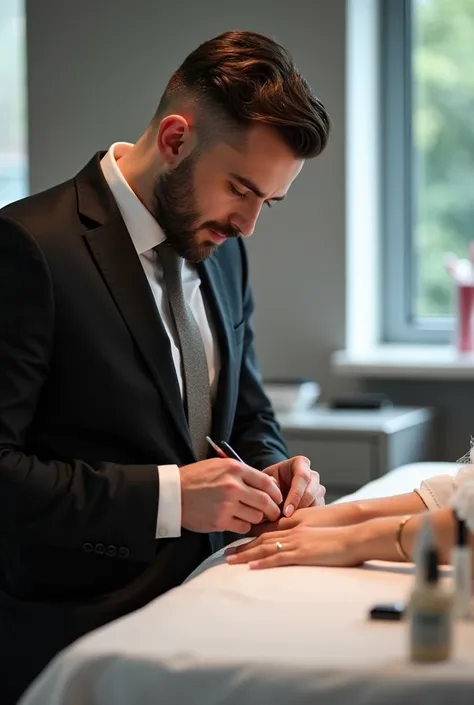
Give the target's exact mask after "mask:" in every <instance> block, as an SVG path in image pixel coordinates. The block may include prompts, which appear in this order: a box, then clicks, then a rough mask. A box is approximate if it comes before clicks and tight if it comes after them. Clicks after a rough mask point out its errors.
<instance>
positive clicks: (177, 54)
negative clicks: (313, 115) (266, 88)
mask: <svg viewBox="0 0 474 705" xmlns="http://www.w3.org/2000/svg"><path fill="white" fill-rule="evenodd" d="M27 19H28V25H27V26H28V77H29V94H28V100H29V140H30V168H31V172H30V173H31V188H32V190H33V191H37V190H40V189H42V188H45V187H48V186H50V185H52V184H54V183H56V182H57V181H59V180H62V179H65V178H68V177H69V176H70V175H72V174H73V173H74V172H75V171H77V170H78V169H79V168H80V167H81V166H82V165H83V164H84V163H85V162H86V161H87V160H88V159H89V157H90V156H91V155H92V153H93V152H94V151H95V150H97V149H104V148H107V147H108V145H109V144H110V143H111V142H113V141H115V140H129V141H134V140H135V139H136V138H137V137H138V136H139V134H140V133H141V132H142V130H143V129H144V128H145V126H146V124H147V122H148V120H149V118H150V117H151V115H152V113H153V111H154V110H155V107H156V104H157V101H158V99H159V96H160V94H161V91H162V90H163V88H164V86H165V83H166V81H167V79H168V77H169V76H170V74H171V73H172V71H173V70H174V69H175V68H176V67H177V66H178V65H179V63H180V62H181V60H182V59H183V58H184V57H185V56H186V54H187V53H189V51H191V50H192V49H194V48H195V46H196V45H197V44H198V43H200V42H201V41H203V40H205V39H208V38H209V37H212V36H214V35H216V34H218V33H219V32H222V31H225V30H228V29H251V30H255V31H261V32H263V33H265V34H268V35H270V36H272V37H274V38H275V39H277V40H278V41H280V42H281V43H282V44H284V45H285V46H286V47H287V48H288V49H289V50H290V51H291V52H292V53H293V55H294V56H295V58H296V61H297V64H298V66H299V68H300V69H301V71H302V72H303V73H304V74H305V75H306V77H307V78H308V80H309V82H310V83H311V85H312V86H313V88H314V90H315V91H316V92H317V93H318V95H319V96H320V97H321V98H322V100H323V101H324V102H325V103H326V105H327V106H328V108H329V110H330V112H331V115H332V120H333V135H332V139H331V143H330V146H329V147H328V149H327V151H326V152H325V153H324V154H323V155H322V156H321V157H320V158H319V159H317V160H315V161H313V162H311V163H309V164H307V165H306V166H305V168H304V170H303V172H302V174H301V176H300V177H299V178H298V179H297V181H296V182H295V184H294V185H293V187H292V189H291V196H290V197H289V198H288V200H287V201H286V202H285V204H284V205H281V206H276V207H275V208H273V209H272V210H271V211H268V212H266V213H265V214H264V216H262V219H261V222H260V224H259V227H257V232H256V235H254V237H253V238H252V240H251V241H250V243H249V250H250V255H251V263H252V270H251V271H252V280H253V285H254V292H255V298H256V304H257V313H256V318H255V322H256V330H257V347H258V350H259V354H260V360H261V364H262V368H263V372H264V374H265V375H266V376H273V375H286V376H288V375H297V376H305V375H309V376H314V377H316V378H317V379H318V380H319V381H320V382H321V384H322V387H323V396H324V398H327V397H329V396H331V395H333V394H335V393H337V392H339V391H342V390H348V389H351V388H355V386H356V383H355V382H352V381H349V380H341V379H339V378H337V377H336V376H334V375H333V374H331V372H330V369H329V355H330V353H331V351H332V350H334V349H336V348H340V347H343V345H344V330H345V318H344V316H345V310H344V300H345V275H344V272H345V234H344V220H345V197H344V195H345V194H344V190H345V183H344V181H345V174H344V131H345V76H344V62H345V0H330V1H329V0H291V1H290V0H258V1H256V0H239V2H238V3H233V2H232V3H231V2H225V1H223V0H201V2H199V3H198V2H195V0H182V1H181V2H179V3H169V2H166V3H165V2H160V1H159V0H81V1H80V2H71V1H70V0H69V1H65V0H41V2H38V1H37V0H27ZM370 387H371V388H375V389H380V390H384V389H386V390H387V391H389V392H390V393H391V394H393V396H394V398H395V399H396V401H398V402H400V403H406V404H424V403H429V404H433V405H437V406H440V407H441V411H442V423H441V425H440V433H439V435H438V438H439V447H438V450H437V454H438V455H439V457H441V458H447V459H452V458H456V457H458V456H459V455H461V454H462V453H463V452H464V450H465V448H466V444H467V441H468V438H469V433H470V431H471V429H472V430H474V423H473V425H472V426H471V425H470V418H471V417H473V418H474V409H472V408H471V407H472V405H471V404H470V402H469V399H468V397H469V396H470V393H471V389H470V387H469V386H467V385H465V386H464V385H453V384H450V385H448V384H445V385H443V384H429V385H428V384H426V383H425V384H421V383H420V384H418V383H416V384H412V383H408V382H407V383H402V384H400V383H397V384H390V385H384V384H382V383H380V384H374V383H372V384H371V385H370Z"/></svg>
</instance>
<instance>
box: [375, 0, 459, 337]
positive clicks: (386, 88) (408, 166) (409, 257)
mask: <svg viewBox="0 0 474 705" xmlns="http://www.w3.org/2000/svg"><path fill="white" fill-rule="evenodd" d="M380 20H381V28H380V30H381V31H380V39H381V62H382V71H381V80H382V86H381V99H382V106H381V115H382V134H381V139H382V144H381V161H382V170H381V171H382V175H383V178H382V194H381V198H382V248H381V249H382V265H381V273H382V281H381V286H382V299H383V302H382V307H381V312H382V320H381V322H380V331H381V337H382V341H383V342H386V343H413V344H419V343H426V344H443V343H444V344H448V343H450V342H451V340H452V335H453V330H454V317H439V318H424V319H420V318H416V317H415V315H414V311H413V308H414V282H415V279H414V276H413V266H414V258H413V252H414V250H413V247H412V241H413V223H414V203H413V198H412V195H413V191H412V185H413V161H412V156H413V149H412V86H413V82H412V56H411V52H412V31H413V27H412V0H383V3H382V12H381V15H380Z"/></svg>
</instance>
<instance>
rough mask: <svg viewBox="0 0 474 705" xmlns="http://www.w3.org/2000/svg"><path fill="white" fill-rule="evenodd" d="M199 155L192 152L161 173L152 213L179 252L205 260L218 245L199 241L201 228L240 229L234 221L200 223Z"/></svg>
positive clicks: (229, 234) (190, 258)
mask: <svg viewBox="0 0 474 705" xmlns="http://www.w3.org/2000/svg"><path fill="white" fill-rule="evenodd" d="M198 158H199V155H198V153H197V152H192V153H191V154H190V155H189V156H187V157H186V158H185V159H183V161H182V162H181V163H180V164H179V165H178V166H177V167H176V168H175V169H173V170H172V171H169V172H168V173H166V174H163V175H162V176H159V177H158V178H157V180H156V182H155V187H154V190H153V210H152V215H153V216H154V218H155V219H156V221H157V222H158V224H159V225H160V227H161V229H162V230H163V232H164V233H165V235H166V237H167V240H168V242H169V243H170V245H172V246H173V247H174V249H175V250H176V252H177V253H178V254H179V255H181V257H184V258H185V259H187V260H188V261H190V262H201V261H202V260H204V259H206V258H207V257H209V255H211V254H212V253H213V252H214V250H215V249H216V248H217V247H218V245H216V244H215V243H214V242H212V241H211V240H207V241H203V242H202V243H200V244H197V242H196V240H197V233H198V231H199V230H205V229H209V230H214V231H216V232H217V233H218V234H219V235H224V236H226V237H237V236H238V235H240V232H239V231H238V230H237V229H236V228H233V227H232V226H231V225H229V224H227V225H223V224H222V223H218V222H216V221H211V220H209V221H206V222H204V223H201V224H199V220H200V218H201V214H200V212H199V210H198V207H197V201H196V192H195V188H194V174H195V171H196V164H197V161H198Z"/></svg>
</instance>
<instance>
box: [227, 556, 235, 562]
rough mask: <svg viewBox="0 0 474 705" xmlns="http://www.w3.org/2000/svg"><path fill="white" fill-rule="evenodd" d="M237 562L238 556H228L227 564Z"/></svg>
mask: <svg viewBox="0 0 474 705" xmlns="http://www.w3.org/2000/svg"><path fill="white" fill-rule="evenodd" d="M236 560H237V556H236V555H234V556H232V555H230V556H227V563H235V561H236Z"/></svg>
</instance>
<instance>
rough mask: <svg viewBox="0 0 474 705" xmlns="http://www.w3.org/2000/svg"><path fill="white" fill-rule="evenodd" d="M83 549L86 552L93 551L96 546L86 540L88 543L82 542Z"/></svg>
mask: <svg viewBox="0 0 474 705" xmlns="http://www.w3.org/2000/svg"><path fill="white" fill-rule="evenodd" d="M82 550H83V551H85V552H86V553H92V551H93V550H94V546H93V545H92V544H91V543H90V542H89V541H86V543H83V544H82Z"/></svg>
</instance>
